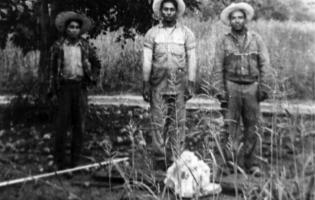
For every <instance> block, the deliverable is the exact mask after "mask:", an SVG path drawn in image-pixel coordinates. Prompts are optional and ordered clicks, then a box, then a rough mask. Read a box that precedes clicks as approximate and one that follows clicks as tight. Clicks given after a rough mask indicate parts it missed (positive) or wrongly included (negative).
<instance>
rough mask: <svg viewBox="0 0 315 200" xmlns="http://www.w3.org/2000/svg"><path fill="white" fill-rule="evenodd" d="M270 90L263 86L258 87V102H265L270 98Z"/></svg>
mask: <svg viewBox="0 0 315 200" xmlns="http://www.w3.org/2000/svg"><path fill="white" fill-rule="evenodd" d="M267 91H268V88H267V87H266V86H264V85H262V84H259V85H258V91H257V100H258V102H262V101H265V100H266V99H268V98H269V95H268V92H267Z"/></svg>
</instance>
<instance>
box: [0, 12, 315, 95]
mask: <svg viewBox="0 0 315 200" xmlns="http://www.w3.org/2000/svg"><path fill="white" fill-rule="evenodd" d="M183 23H184V24H186V25H187V26H188V27H190V28H191V29H192V30H193V31H194V33H195V34H196V37H197V39H198V40H197V43H198V46H197V52H198V63H199V73H198V80H197V82H198V88H199V92H201V90H200V88H201V85H202V83H203V81H204V80H206V81H207V82H209V83H210V84H211V83H212V82H211V69H212V67H213V56H214V54H213V53H214V42H215V41H216V38H217V37H218V36H219V35H221V34H224V33H225V32H227V31H228V28H227V27H225V26H223V25H222V24H221V23H219V22H217V21H207V22H201V21H198V20H196V19H193V18H190V19H184V20H183ZM250 27H251V28H253V29H254V30H256V31H257V32H258V33H260V34H261V35H262V37H263V39H264V40H265V42H266V43H267V46H268V48H269V52H270V57H271V64H272V69H270V74H269V75H268V79H269V81H268V82H269V83H270V86H271V87H272V88H273V90H274V94H275V97H276V98H290V99H314V98H315V81H314V77H315V68H314V63H315V58H314V52H315V45H314V41H315V34H314V33H315V26H314V24H313V23H309V22H308V23H298V22H290V21H288V22H277V21H257V22H253V23H252V24H250ZM118 36H119V32H115V33H108V34H107V35H103V36H99V37H98V38H97V39H96V40H95V41H94V43H95V45H96V47H97V48H98V50H99V56H100V58H101V61H102V66H103V68H102V74H101V79H100V80H101V81H100V83H99V85H98V86H99V87H98V88H97V89H95V90H94V91H93V93H102V94H106V93H116V94H117V93H139V92H140V91H141V87H142V83H141V82H142V79H141V58H142V41H143V37H142V36H140V35H138V36H137V37H136V38H135V40H134V41H133V40H127V41H125V43H124V44H123V43H122V42H116V39H117V37H118ZM38 60H39V58H38V53H34V52H31V53H29V54H28V55H27V56H26V57H23V55H22V53H21V51H20V50H19V49H17V48H14V47H12V46H9V47H8V48H7V49H5V50H3V51H1V52H0V65H1V66H2V67H1V69H0V72H1V75H0V91H1V92H2V93H12V92H16V91H17V90H23V89H25V88H27V87H28V88H30V87H31V86H32V84H33V83H34V81H35V80H36V75H37V63H38Z"/></svg>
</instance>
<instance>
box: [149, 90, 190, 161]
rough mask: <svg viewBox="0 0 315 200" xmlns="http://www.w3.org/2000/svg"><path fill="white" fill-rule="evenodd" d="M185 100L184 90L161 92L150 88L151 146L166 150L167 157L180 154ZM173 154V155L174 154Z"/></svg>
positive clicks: (184, 118)
mask: <svg viewBox="0 0 315 200" xmlns="http://www.w3.org/2000/svg"><path fill="white" fill-rule="evenodd" d="M185 104H186V102H185V98H184V91H183V90H179V91H177V93H176V94H161V92H160V90H159V88H158V87H157V88H153V89H152V96H151V102H150V106H151V108H150V111H151V127H152V131H151V136H152V137H151V138H152V148H153V149H155V150H156V151H159V150H161V149H164V150H166V151H165V152H166V154H167V157H168V158H170V157H172V156H175V155H178V154H180V152H181V151H182V149H183V147H184V141H185V122H186V105H185ZM174 154H175V155H174Z"/></svg>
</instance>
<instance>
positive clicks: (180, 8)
mask: <svg viewBox="0 0 315 200" xmlns="http://www.w3.org/2000/svg"><path fill="white" fill-rule="evenodd" d="M163 1H164V0H154V2H153V6H152V8H153V12H154V14H155V16H156V17H158V18H161V10H160V8H161V3H162V2H163ZM175 1H176V2H177V17H181V16H182V15H183V14H184V12H185V9H186V5H185V2H184V1H183V0H175Z"/></svg>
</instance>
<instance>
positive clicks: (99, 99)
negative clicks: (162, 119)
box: [0, 95, 315, 115]
mask: <svg viewBox="0 0 315 200" xmlns="http://www.w3.org/2000/svg"><path fill="white" fill-rule="evenodd" d="M12 98H13V96H0V105H6V104H8V103H10V99H12ZM89 103H90V104H94V105H99V106H108V105H115V106H119V105H123V106H139V107H141V108H145V109H148V108H149V104H148V103H146V102H144V101H143V98H142V97H141V96H136V95H116V96H106V95H99V96H89ZM187 109H192V110H197V109H202V110H212V111H218V110H219V109H220V105H219V102H218V101H216V100H215V99H207V98H200V97H198V98H193V99H191V100H190V101H188V103H187ZM261 110H262V112H263V113H265V114H272V113H278V114H285V113H290V114H293V115H295V114H301V115H315V102H314V101H304V102H296V101H274V102H272V101H268V102H263V103H261Z"/></svg>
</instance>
